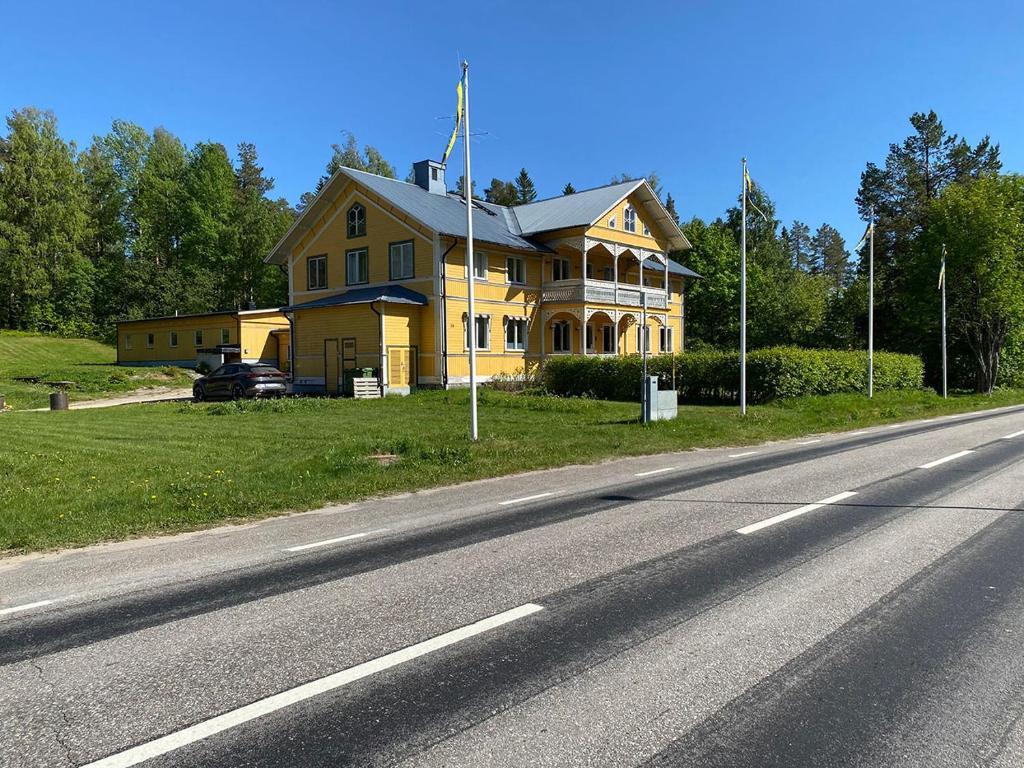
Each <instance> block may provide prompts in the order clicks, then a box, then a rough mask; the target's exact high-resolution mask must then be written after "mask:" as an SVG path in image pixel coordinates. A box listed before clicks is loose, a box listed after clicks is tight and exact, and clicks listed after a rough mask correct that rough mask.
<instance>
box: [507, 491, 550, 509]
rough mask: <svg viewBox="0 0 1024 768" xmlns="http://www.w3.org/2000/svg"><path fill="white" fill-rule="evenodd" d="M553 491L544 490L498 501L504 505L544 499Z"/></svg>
mask: <svg viewBox="0 0 1024 768" xmlns="http://www.w3.org/2000/svg"><path fill="white" fill-rule="evenodd" d="M554 495H555V492H554V491H546V492H545V493H535V494H534V495H533V496H523V497H522V498H521V499H509V500H508V501H499V502H498V503H499V504H500V505H501V506H503V507H505V506H508V505H509V504H521V503H523V502H524V501H533V500H534V499H544V498H547V497H548V496H554Z"/></svg>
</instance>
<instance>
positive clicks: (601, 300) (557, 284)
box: [541, 279, 668, 309]
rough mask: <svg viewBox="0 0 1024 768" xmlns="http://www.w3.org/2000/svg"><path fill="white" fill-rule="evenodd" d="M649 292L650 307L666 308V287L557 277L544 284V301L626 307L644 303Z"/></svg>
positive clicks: (542, 293)
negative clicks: (559, 278) (644, 297)
mask: <svg viewBox="0 0 1024 768" xmlns="http://www.w3.org/2000/svg"><path fill="white" fill-rule="evenodd" d="M641 291H642V292H643V293H646V294H647V306H648V308H650V309H667V308H668V296H666V294H665V290H664V289H663V288H649V287H648V288H641V287H640V286H639V285H627V284H623V283H619V285H618V287H616V285H615V283H613V282H610V281H608V280H579V279H576V280H556V281H554V282H551V283H544V286H543V288H542V290H541V300H542V301H543V302H545V303H552V304H582V303H585V302H592V303H595V304H619V305H623V306H627V307H639V306H642V304H643V299H642V294H641Z"/></svg>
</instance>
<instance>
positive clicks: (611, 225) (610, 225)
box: [608, 216, 615, 229]
mask: <svg viewBox="0 0 1024 768" xmlns="http://www.w3.org/2000/svg"><path fill="white" fill-rule="evenodd" d="M608 228H609V229H615V217H614V216H612V217H611V218H610V219H608Z"/></svg>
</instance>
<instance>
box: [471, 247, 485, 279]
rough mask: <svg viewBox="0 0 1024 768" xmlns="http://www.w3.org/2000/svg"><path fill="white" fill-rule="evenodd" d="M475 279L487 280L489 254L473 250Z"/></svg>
mask: <svg viewBox="0 0 1024 768" xmlns="http://www.w3.org/2000/svg"><path fill="white" fill-rule="evenodd" d="M473 279H474V280H480V281H481V282H487V254H486V253H484V252H483V251H473Z"/></svg>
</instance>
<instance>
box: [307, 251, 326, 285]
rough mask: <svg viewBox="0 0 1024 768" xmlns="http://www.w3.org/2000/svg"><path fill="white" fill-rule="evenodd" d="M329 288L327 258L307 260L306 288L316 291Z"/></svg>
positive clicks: (323, 256)
mask: <svg viewBox="0 0 1024 768" xmlns="http://www.w3.org/2000/svg"><path fill="white" fill-rule="evenodd" d="M326 287H327V256H326V255H320V256H310V257H309V258H308V259H306V288H307V289H308V290H310V291H316V290H319V289H321V288H326Z"/></svg>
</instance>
